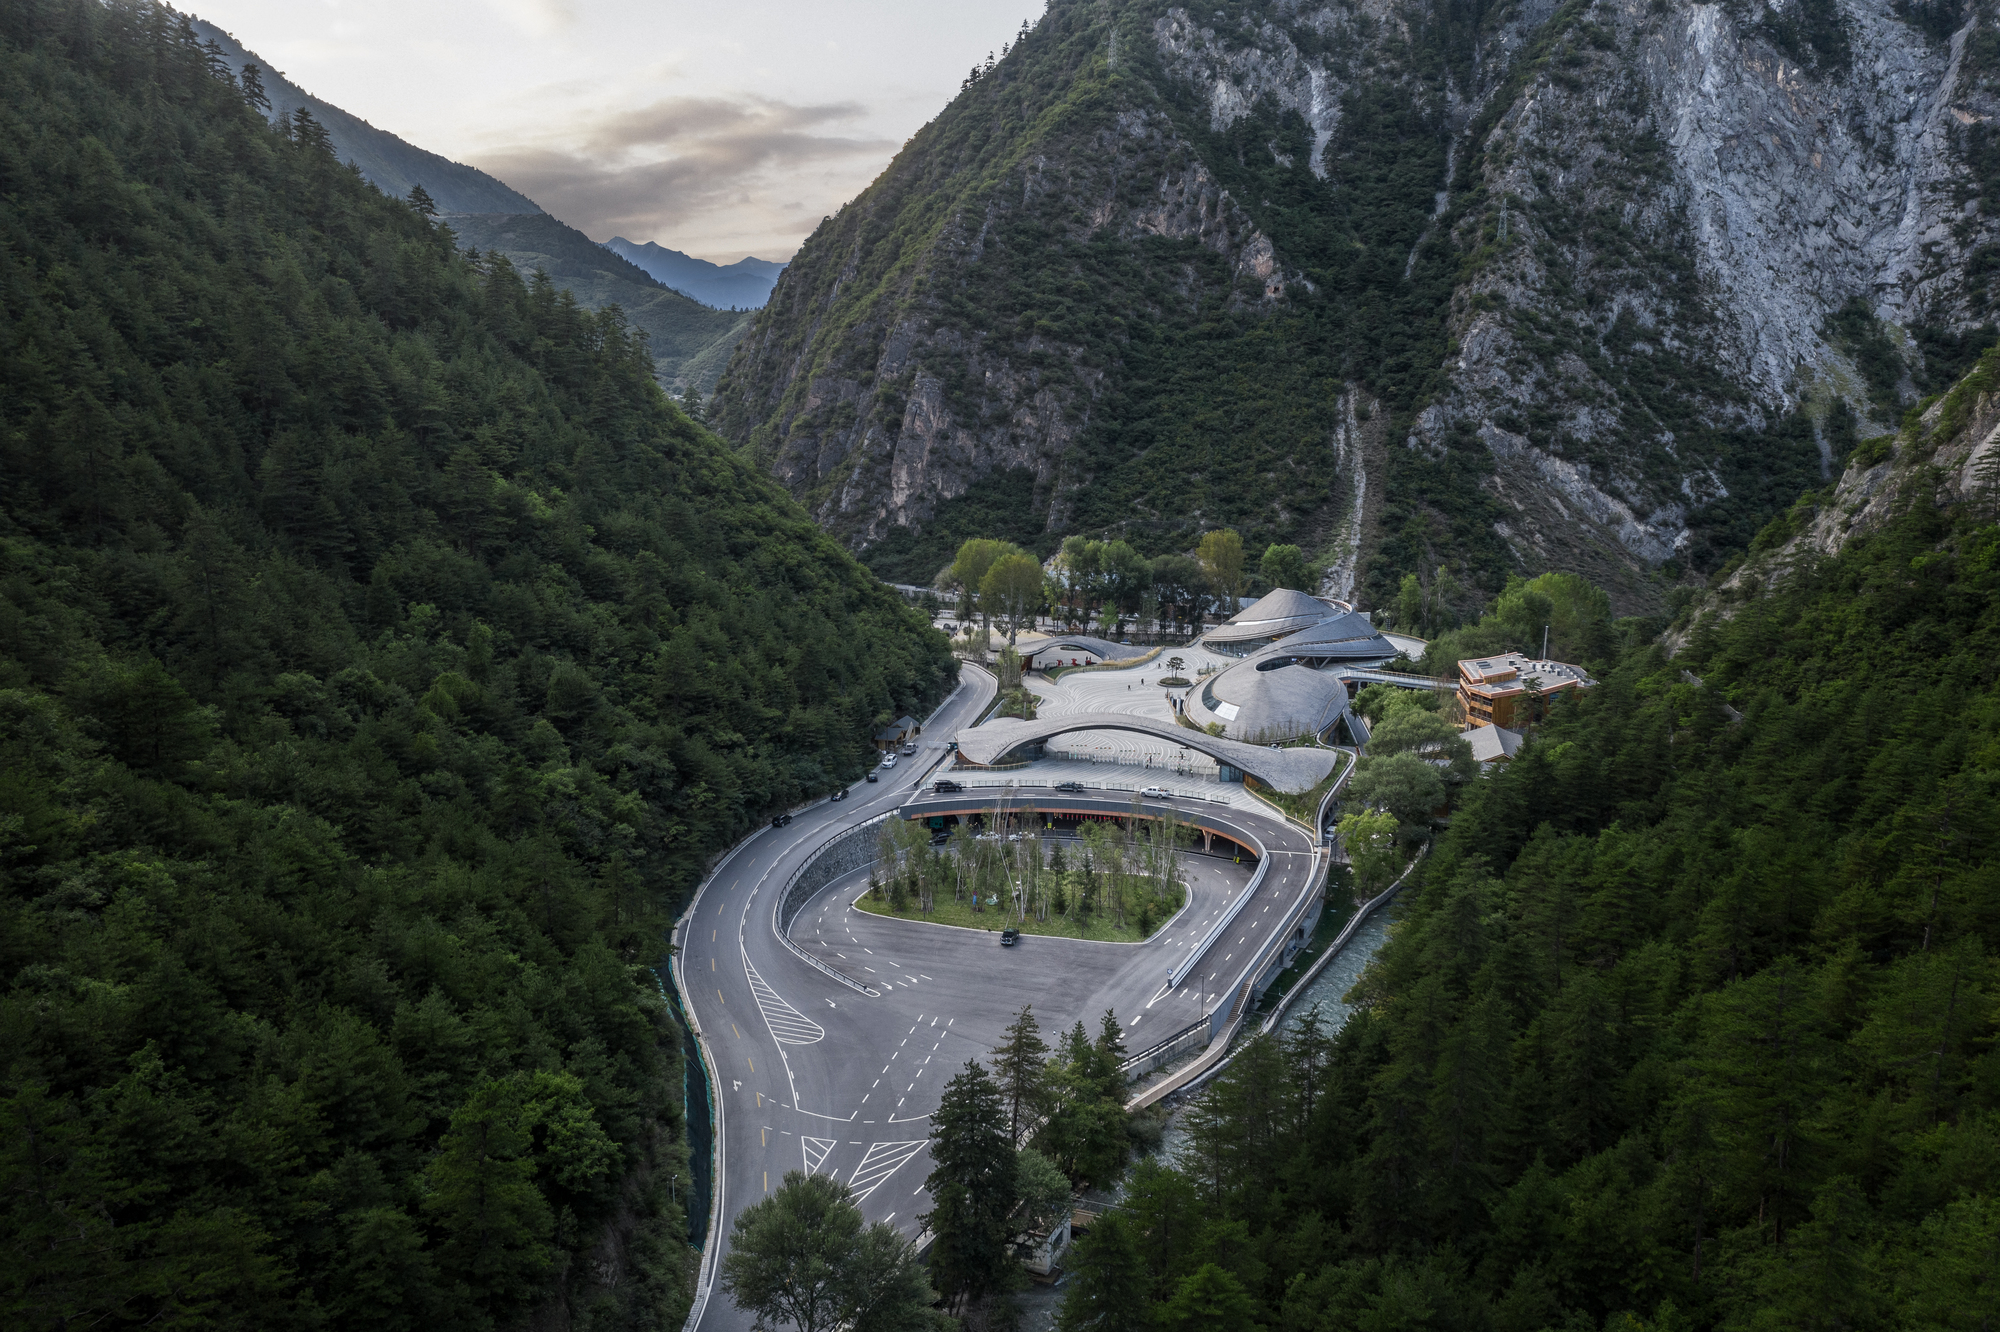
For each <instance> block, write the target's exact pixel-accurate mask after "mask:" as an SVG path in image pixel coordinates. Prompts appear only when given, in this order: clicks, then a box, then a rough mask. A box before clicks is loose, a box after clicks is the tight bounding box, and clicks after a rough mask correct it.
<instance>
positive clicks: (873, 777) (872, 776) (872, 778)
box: [868, 772, 882, 782]
mask: <svg viewBox="0 0 2000 1332" xmlns="http://www.w3.org/2000/svg"><path fill="white" fill-rule="evenodd" d="M868 780H869V781H871V782H879V781H881V780H882V779H881V778H880V777H877V776H876V775H875V774H874V773H872V772H871V773H869V774H868Z"/></svg>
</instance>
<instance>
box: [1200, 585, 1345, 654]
mask: <svg viewBox="0 0 2000 1332" xmlns="http://www.w3.org/2000/svg"><path fill="white" fill-rule="evenodd" d="M1339 613H1340V612H1338V611H1337V610H1335V609H1334V607H1332V606H1331V605H1329V604H1328V603H1326V602H1324V601H1321V600H1320V599H1319V598H1318V597H1309V596H1307V595H1306V594H1305V593H1303V592H1295V591H1293V590H1292V589H1291V588H1289V587H1281V588H1277V589H1275V590H1274V591H1271V592H1267V593H1265V594H1264V595H1263V596H1261V597H1259V598H1257V600H1255V601H1253V602H1251V603H1250V604H1249V605H1248V606H1245V607H1244V608H1243V609H1242V610H1240V611H1238V612H1236V614H1234V615H1232V616H1230V617H1229V618H1228V619H1227V620H1225V621H1223V622H1222V623H1221V624H1219V625H1217V626H1216V627H1215V628H1213V629H1211V630H1209V631H1208V632H1207V633H1206V634H1204V635H1202V641H1203V642H1205V643H1246V642H1258V641H1260V640H1263V639H1268V638H1276V637H1277V636H1279V635H1280V634H1288V633H1291V632H1293V631H1295V630H1299V629H1304V628H1307V627H1308V626H1310V625H1313V624H1315V623H1317V622H1318V621H1320V620H1324V619H1325V618H1326V617H1327V616H1329V615H1337V614H1339Z"/></svg>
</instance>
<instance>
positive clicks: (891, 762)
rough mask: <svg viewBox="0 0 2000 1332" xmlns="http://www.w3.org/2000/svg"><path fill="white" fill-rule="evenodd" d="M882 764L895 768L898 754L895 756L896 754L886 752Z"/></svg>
mask: <svg viewBox="0 0 2000 1332" xmlns="http://www.w3.org/2000/svg"><path fill="white" fill-rule="evenodd" d="M882 766H883V767H885V768H893V767H895V766H896V756H895V755H894V754H884V755H883V756H882Z"/></svg>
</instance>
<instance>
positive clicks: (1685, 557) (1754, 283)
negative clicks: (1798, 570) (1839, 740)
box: [716, 0, 2000, 609]
mask: <svg viewBox="0 0 2000 1332" xmlns="http://www.w3.org/2000/svg"><path fill="white" fill-rule="evenodd" d="M975 72H976V73H978V74H979V75H980V77H978V78H976V79H975V80H974V81H973V82H971V84H970V85H969V86H968V87H967V88H966V90H965V91H964V92H963V93H962V94H961V95H960V96H959V97H958V98H957V99H956V100H955V101H954V102H953V103H952V104H951V105H950V106H949V107H947V108H946V109H945V110H944V111H943V112H942V113H941V114H940V115H939V116H938V118H937V119H936V120H935V121H933V122H932V123H931V124H930V125H928V126H926V127H925V128H924V129H923V130H922V131H921V132H920V133H919V134H918V135H916V136H915V138H913V139H912V140H911V142H910V144H909V145H908V146H907V147H906V148H905V149H904V151H903V152H902V153H900V154H899V155H898V156H897V158H896V159H895V161H894V162H893V163H892V164H891V165H890V167H889V168H888V170H887V171H886V172H885V173H884V174H883V175H882V177H881V178H880V179H879V180H877V181H876V183H875V184H874V185H873V186H871V187H870V188H869V189H868V190H867V191H866V192H864V193H863V194H862V196H861V197H860V198H858V199H857V200H856V201H855V202H854V203H852V204H850V205H849V206H848V207H847V208H845V209H843V210H842V211H841V213H840V214H839V215H838V216H836V217H834V218H832V219H830V220H829V221H828V222H827V223H826V224H824V225H822V227H821V228H820V229H819V230H818V231H817V232H816V233H815V234H814V235H813V237H812V238H811V239H810V240H809V241H808V242H807V244H806V245H805V246H804V248H803V249H802V250H801V251H800V253H799V255H798V256H797V258H796V259H795V260H794V262H793V264H792V265H791V267H790V268H788V269H787V271H786V273H785V275H784V276H783V277H782V278H781V279H780V281H779V285H778V287H777V289H776V291H775V292H774V293H773V297H772V300H771V302H770V304H769V305H768V306H767V307H766V309H765V311H764V312H763V313H762V314H761V315H760V316H759V318H758V321H757V323H756V325H755V326H754V328H753V331H752V333H751V335H750V336H749V337H748V338H747V339H746V340H745V342H744V344H743V346H742V349H741V351H740V352H739V354H738V358H737V359H736V361H735V362H734V363H733V364H732V367H731V370H730V372H729V374H728V375H727V376H725V378H724V380H723V382H722V384H721V386H720V388H719V391H718V402H717V407H716V415H717V419H718V421H719V422H720V423H721V424H722V427H723V429H724V431H725V433H727V434H728V435H729V436H730V438H732V439H734V440H737V441H739V442H740V443H743V444H745V445H747V446H748V447H750V448H751V450H752V451H753V452H754V453H755V455H756V456H757V457H758V458H759V459H761V460H762V461H764V462H765V463H766V464H767V465H768V466H770V467H771V468H772V469H773V470H774V471H775V473H776V474H777V475H778V476H779V477H780V478H781V479H782V480H784V482H785V483H786V485H787V486H788V487H790V488H791V489H792V491H793V492H794V493H795V494H798V495H800V496H801V497H803V498H804V499H806V501H807V502H808V504H809V505H810V506H811V507H812V509H813V511H814V513H815V514H816V515H817V516H818V517H819V518H820V520H821V521H822V522H823V523H824V524H826V525H827V526H828V527H829V528H830V529H831V530H833V531H834V532H836V533H837V534H838V535H840V536H841V538H842V539H843V540H845V541H847V542H848V543H849V544H850V545H851V546H853V547H854V548H857V549H862V550H864V551H867V552H869V553H868V556H867V558H869V559H870V560H871V561H872V562H874V563H875V564H876V566H877V567H878V568H883V569H889V570H891V571H893V572H895V573H897V574H898V575H899V576H904V577H918V578H925V579H927V578H928V577H929V576H930V575H931V574H932V573H934V572H935V570H936V568H937V567H938V566H939V565H940V564H941V563H942V562H943V558H942V557H941V552H948V551H949V550H950V548H951V546H952V544H953V542H954V541H955V540H956V539H957V538H958V537H960V536H963V535H973V534H976V535H994V536H1002V537H1007V538H1010V539H1014V540H1017V541H1028V542H1033V543H1036V544H1038V545H1039V546H1042V547H1049V546H1052V544H1053V542H1054V541H1055V539H1056V538H1058V537H1059V536H1060V535H1062V534H1064V533H1068V532H1085V533H1089V534H1093V535H1096V534H1107V535H1110V534H1116V535H1121V536H1124V537H1126V538H1128V539H1129V540H1131V541H1132V542H1133V543H1135V544H1136V545H1137V546H1138V547H1139V548H1140V550H1141V553H1142V554H1149V555H1150V554H1155V553H1159V552H1161V551H1166V550H1176V551H1178V550H1183V549H1185V548H1186V547H1187V546H1188V545H1190V544H1191V536H1192V534H1194V533H1196V532H1198V531H1200V530H1201V529H1202V528H1204V527H1212V526H1218V525H1223V524H1228V525H1232V526H1234V527H1236V528H1238V529H1239V530H1241V531H1242V532H1243V533H1244V535H1245V538H1246V541H1247V543H1248V544H1249V545H1250V546H1251V547H1252V548H1261V547H1262V546H1263V545H1264V544H1265V543H1266V542H1267V541H1272V540H1278V541H1295V542H1297V543H1298V544H1301V545H1303V546H1305V547H1306V548H1307V550H1308V552H1309V553H1312V554H1315V555H1320V556H1323V557H1325V560H1326V563H1327V565H1328V567H1329V568H1330V569H1331V570H1332V571H1333V573H1334V579H1333V586H1335V587H1336V588H1338V589H1340V590H1346V589H1347V588H1348V587H1350V586H1352V585H1354V584H1355V583H1356V581H1357V580H1358V583H1359V586H1360V587H1361V589H1362V592H1363V595H1364V598H1365V599H1367V600H1370V601H1372V602H1375V603H1378V604H1379V603H1380V602H1382V601H1384V600H1386V594H1387V592H1388V590H1389V589H1390V588H1392V587H1393V586H1394V584H1395V582H1396V580H1398V579H1399V578H1400V577H1401V576H1402V575H1403V574H1406V573H1416V574H1419V575H1420V576H1421V577H1422V578H1423V579H1424V580H1425V581H1426V583H1428V581H1429V580H1431V579H1432V578H1433V577H1434V576H1435V571H1436V569H1437V568H1438V566H1440V565H1445V566H1448V567H1451V568H1452V569H1453V570H1454V579H1455V581H1456V582H1457V583H1458V584H1459V585H1460V586H1463V587H1467V588H1469V589H1473V590H1475V591H1483V592H1484V593H1486V594H1490V593H1491V592H1492V591H1494V590H1495V589H1497V587H1498V583H1499V580H1500V579H1501V577H1502V576H1503V575H1504V574H1505V573H1506V572H1507V570H1508V569H1509V568H1510V567H1515V568H1522V569H1526V570H1528V571H1530V572H1534V571H1539V570H1541V569H1544V568H1548V567H1556V568H1561V569H1568V570H1571V571H1575V572H1581V573H1585V574H1588V575H1590V576H1591V577H1593V578H1595V579H1596V580H1597V581H1599V582H1600V583H1601V584H1603V585H1605V586H1607V587H1608V588H1609V589H1610V591H1611V592H1612V594H1613V596H1614V599H1615V600H1617V601H1618V603H1619V604H1620V605H1621V606H1623V607H1626V608H1628V609H1631V608H1639V607H1646V606H1653V607H1657V605H1658V604H1659V603H1660V601H1661V597H1662V591H1663V587H1664V582H1663V580H1661V579H1660V578H1659V577H1657V576H1656V575H1655V573H1654V572H1653V571H1655V570H1660V569H1664V570H1665V572H1666V575H1667V580H1666V581H1671V579H1672V578H1673V577H1674V576H1677V575H1683V574H1685V573H1686V572H1687V571H1688V570H1690V569H1692V570H1696V571H1701V572H1707V571H1710V570H1712V569H1713V568H1714V567H1715V566H1716V565H1718V564H1719V563H1720V562H1721V561H1722V560H1723V558H1724V557H1725V556H1726V554H1727V553H1728V552H1729V551H1730V550H1731V549H1733V548H1737V547H1740V546H1741V545H1742V544H1743V543H1744V542H1746V541H1747V540H1748V539H1749V537H1750V536H1751V535H1753V534H1754V533H1755V532H1756V531H1757V530H1758V528H1759V527H1760V526H1761V525H1762V523H1763V522H1764V520H1765V519H1766V518H1767V517H1768V516H1769V515H1770V514H1771V513H1772V512H1775V511H1776V510H1778V509H1781V508H1783V507H1784V506H1786V505H1788V504H1789V503H1790V502H1791V501H1792V499H1793V498H1794V497H1796V495H1797V494H1798V493H1799V492H1800V491H1801V490H1804V489H1806V488H1808V487H1810V486H1812V485H1814V484H1816V483H1818V482H1819V481H1821V480H1822V479H1824V471H1823V469H1824V468H1827V467H1829V466H1831V464H1832V461H1833V460H1834V459H1835V458H1837V457H1839V456H1841V455H1843V454H1844V453H1845V452H1846V451H1847V449H1848V448H1849V447H1851V445H1852V443H1853V441H1854V440H1855V439H1857V438H1859V437H1861V436H1865V435H1868V434H1870V433H1873V431H1872V430H1871V428H1870V426H1869V422H1871V421H1873V422H1877V423H1880V424H1879V425H1878V426H1876V427H1875V428H1877V429H1879V428H1881V427H1882V426H1886V425H1889V424H1893V422H1894V421H1895V419H1896V418H1897V416H1898V415H1899V414H1900V412H1901V410H1902V407H1903V405H1904V404H1905V403H1906V402H1908V401H1913V400H1915V399H1916V398H1917V397H1920V396H1922V395H1924V394H1926V393H1930V392H1935V391H1938V390H1940V389H1942V388H1943V387H1944V386H1945V385H1947V384H1949V383H1950V382H1951V381H1952V380H1953V379H1955V378H1956V377H1957V376H1958V375H1960V374H1962V373H1963V372H1964V370H1965V368H1966V367H1967V366H1968V365H1969V363H1970V359H1971V357H1972V356H1973V355H1975V354H1976V353H1977V351H1978V350H1979V349H1980V347H1982V346H1983V345H1985V343H1987V342H1989V341H1991V339H1992V336H1993V335H1992V333H1991V330H1990V327H1989V324H1990V314H1989V310H1988V303H1989V295H1988V291H1987V286H1988V283H1989V279H1990V272H1989V269H1990V264H1991V256H1992V255H1993V254H1995V253H1996V252H1997V251H1996V250H1995V249H1994V242H1995V240H1996V235H2000V202H1996V200H1995V198H1994V197H1990V196H1992V195H1993V191H1992V188H1991V185H1992V179H1993V171H1992V161H1993V160H1994V159H1993V148H1992V142H1991V127H1990V123H1989V122H1990V121H1991V120H1992V118H1993V117H1994V115H1995V114H1996V113H2000V103H1996V101H1995V100H1994V79H1995V77H1996V75H2000V30H1996V28H1995V14H1994V11H1993V9H1992V6H1991V5H1990V4H1988V3H1978V4H1972V5H1965V6H1958V5H1905V4H1902V3H1900V0H1898V2H1897V3H1891V2H1890V0H1853V2H1852V3H1834V0H1800V3H1797V4H1791V5H1785V6H1767V5H1765V4H1763V3H1761V0H1749V2H1747V3H1744V4H1740V5H1726V6H1725V5H1708V4H1692V3H1688V2H1687V0H1663V2H1662V3H1653V4H1637V3H1628V2H1626V0H1568V2H1567V3H1563V4H1560V5H1556V4H1552V3H1548V2H1547V0H1528V2H1526V3H1520V4H1490V5H1489V4H1471V5H1456V4H1453V5H1446V4H1442V3H1433V2H1432V0H1362V2H1360V3H1354V4H1344V3H1343V4H1324V5H1322V4H1315V3H1298V0H1225V2H1224V3H1222V4H1217V5H1200V6H1190V7H1182V6H1177V5H1173V4H1169V3H1163V2H1162V0H1059V2H1058V3H1056V4H1054V5H1052V6H1051V7H1050V9H1049V11H1048V12H1047V14H1046V15H1045V16H1044V17H1043V18H1042V19H1041V21H1040V22H1039V23H1038V24H1036V25H1035V26H1034V28H1033V30H1032V31H1031V32H1028V33H1026V34H1024V36H1023V37H1022V38H1021V40H1019V41H1018V42H1017V43H1016V44H1014V45H1013V47H1012V48H1011V50H1010V51H1008V52H1006V53H1005V55H1004V58H1003V59H1001V60H999V61H998V63H997V64H995V65H994V66H993V67H992V68H991V69H990V70H984V71H975ZM1463 609H1471V605H1470V604H1468V606H1467V607H1465V608H1463Z"/></svg>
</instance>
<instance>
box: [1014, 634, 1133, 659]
mask: <svg viewBox="0 0 2000 1332" xmlns="http://www.w3.org/2000/svg"><path fill="white" fill-rule="evenodd" d="M1014 650H1015V651H1017V652H1019V653H1020V654H1021V657H1022V659H1023V660H1028V659H1031V658H1034V657H1039V656H1041V655H1043V654H1044V653H1048V654H1052V655H1055V656H1060V657H1065V658H1068V657H1084V656H1090V657H1095V658H1097V659H1098V660H1099V661H1117V660H1120V659H1121V658H1125V657H1137V656H1142V655H1144V653H1145V651H1146V649H1144V648H1137V647H1133V646H1132V645H1131V644H1130V643H1114V642H1112V641H1111V640H1110V639H1108V638H1092V637H1091V636H1090V635H1088V634H1051V635H1050V636H1049V637H1047V638H1045V639H1042V640H1041V641H1039V642H1034V643H1020V644H1018V645H1016V647H1015V649H1014Z"/></svg>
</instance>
